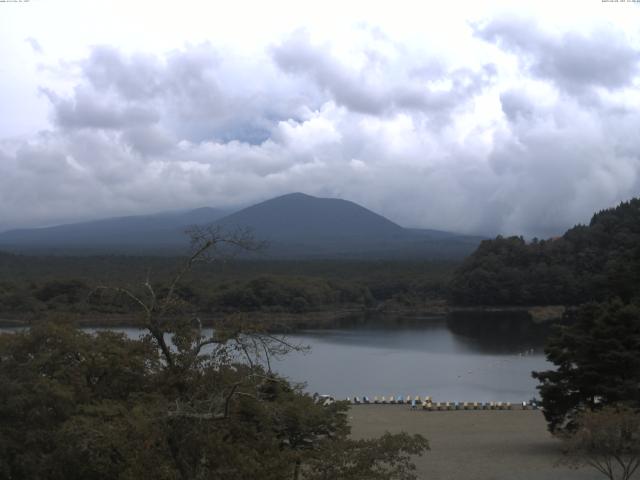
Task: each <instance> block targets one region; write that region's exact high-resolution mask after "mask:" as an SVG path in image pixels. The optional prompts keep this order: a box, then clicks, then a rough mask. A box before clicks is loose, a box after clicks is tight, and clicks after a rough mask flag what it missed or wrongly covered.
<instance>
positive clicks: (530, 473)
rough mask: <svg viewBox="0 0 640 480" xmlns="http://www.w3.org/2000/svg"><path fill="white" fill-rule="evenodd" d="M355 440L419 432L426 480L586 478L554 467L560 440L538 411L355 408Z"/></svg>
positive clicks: (589, 474)
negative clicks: (424, 446)
mask: <svg viewBox="0 0 640 480" xmlns="http://www.w3.org/2000/svg"><path fill="white" fill-rule="evenodd" d="M349 421H350V423H351V426H352V436H353V437H354V438H370V437H375V436H378V435H381V434H383V433H384V432H385V431H389V432H391V433H397V432H400V431H406V432H408V433H420V434H422V435H424V436H425V437H426V438H427V439H428V440H429V443H430V447H431V450H430V451H428V452H426V453H425V454H424V455H423V456H422V457H417V458H416V459H415V463H416V466H417V467H418V478H420V479H429V480H449V479H456V480H457V479H461V480H462V479H477V480H485V479H486V480H489V479H491V480H507V479H508V480H538V479H562V480H574V479H575V480H577V479H581V480H591V479H594V480H595V479H599V478H602V477H601V474H599V473H598V472H596V471H595V470H592V469H590V468H584V469H580V470H573V469H570V468H569V467H567V466H565V465H562V464H560V463H559V460H560V459H561V458H562V453H561V448H560V447H561V445H560V442H559V441H558V440H556V439H554V438H553V437H552V436H551V435H550V434H549V432H548V431H547V429H546V423H545V420H544V417H543V416H542V412H540V411H538V410H524V411H523V410H504V411H503V410H496V411H493V410H487V411H485V410H478V411H475V410H472V411H440V412H439V411H436V412H427V411H422V410H417V411H416V410H411V409H410V408H409V407H408V406H405V405H358V406H353V407H352V408H351V409H350V411H349Z"/></svg>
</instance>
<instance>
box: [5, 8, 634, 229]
mask: <svg viewBox="0 0 640 480" xmlns="http://www.w3.org/2000/svg"><path fill="white" fill-rule="evenodd" d="M419 3H426V2H403V1H398V0H394V1H393V2H390V1H385V2H378V3H376V2H371V1H368V2H355V1H353V2H352V1H349V2H347V1H344V0H341V1H337V2H327V1H323V2H301V1H299V0H297V1H290V2H288V1H275V0H270V1H268V2H258V1H255V2H248V1H238V0H235V1H233V2H205V1H191V2H190V1H184V0H181V1H173V2H159V1H157V0H156V1H153V2H143V1H126V2H125V1H122V2H120V1H103V2H87V1H79V2H72V1H62V0H55V1H49V0H31V1H30V2H26V3H17V2H16V3H11V2H2V3H0V59H1V61H0V108H1V112H2V115H0V230H4V229H8V228H14V227H18V226H36V225H48V224H53V223H59V222H67V221H77V220H84V219H89V218H100V217H108V216H116V215H126V214H139V213H152V212H157V211H163V210H175V209H183V208H192V207H200V206H213V207H232V206H238V205H248V204H251V203H255V202H257V201H261V200H265V199H268V198H271V197H274V196H277V195H280V194H284V193H289V192H294V191H301V192H305V193H308V194H311V195H318V196H330V197H340V198H345V199H349V200H353V201H355V202H358V203H360V204H362V205H364V206H366V207H368V208H371V209H373V210H375V211H376V212H379V213H381V214H383V215H385V216H387V217H389V218H390V219H392V220H394V221H396V222H398V223H400V224H401V225H404V226H413V227H424V228H438V229H444V230H452V231H459V232H468V233H483V234H491V235H493V234H497V233H503V234H524V235H527V236H533V235H537V236H543V237H546V236H551V235H556V234H558V233H562V232H563V231H564V230H565V229H566V228H567V227H570V226H572V225H573V224H575V223H578V222H588V220H589V218H590V216H591V214H592V212H594V211H595V210H598V209H602V208H606V207H609V206H613V205H615V204H616V203H618V202H619V201H621V200H626V199H629V198H631V197H633V196H637V195H639V194H640V72H639V70H638V67H639V66H640V63H639V61H640V3H636V4H634V3H631V2H629V3H620V2H618V3H613V2H602V1H601V0H580V1H577V2H570V1H554V2H541V1H540V0H535V1H534V0H531V1H530V2H528V4H525V2H504V4H503V5H501V4H500V3H497V2H482V1H478V0H474V1H471V2H463V1H457V2H441V3H437V2H432V3H430V4H429V5H430V7H429V8H427V7H416V4H419ZM515 3H518V4H520V5H518V9H517V10H514V9H513V8H510V7H509V5H512V4H515ZM223 5H224V6H223Z"/></svg>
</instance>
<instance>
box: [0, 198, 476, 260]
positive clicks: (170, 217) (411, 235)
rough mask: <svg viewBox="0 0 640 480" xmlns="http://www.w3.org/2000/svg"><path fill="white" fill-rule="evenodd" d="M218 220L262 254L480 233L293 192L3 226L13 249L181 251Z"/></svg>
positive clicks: (428, 251) (446, 255)
mask: <svg viewBox="0 0 640 480" xmlns="http://www.w3.org/2000/svg"><path fill="white" fill-rule="evenodd" d="M207 223H215V224H217V225H220V226H221V227H223V228H225V229H228V230H233V229H235V228H249V229H251V230H252V231H253V234H254V237H255V238H256V239H258V240H265V241H266V242H267V243H268V248H267V249H265V250H264V251H263V252H260V253H259V255H260V257H263V258H314V257H315V258H367V259H370V258H384V259H389V258H433V259H453V258H462V257H464V256H465V255H468V254H469V253H471V252H472V251H473V250H474V249H475V248H476V247H477V245H478V244H479V243H480V241H481V240H482V239H481V238H480V237H472V236H465V235H458V234H454V233H450V232H442V231H438V230H418V229H407V228H403V227H401V226H400V225H398V224H396V223H394V222H392V221H391V220H389V219H387V218H385V217H383V216H381V215H378V214H377V213H375V212H372V211H371V210H368V209H366V208H364V207H362V206H360V205H358V204H356V203H354V202H350V201H347V200H341V199H336V198H317V197H312V196H310V195H305V194H303V193H291V194H288V195H283V196H281V197H277V198H273V199H271V200H267V201H265V202H262V203H258V204H256V205H253V206H250V207H247V208H245V209H243V210H240V211H238V212H235V213H232V214H229V215H226V216H224V215H223V212H221V211H220V210H215V209H209V208H203V209H198V210H192V211H189V212H182V213H171V214H166V213H165V214H158V215H147V216H137V217H120V218H111V219H106V220H97V221H93V222H84V223H77V224H72V225H60V226H57V227H49V228H40V229H23V230H13V231H9V232H5V233H2V234H0V248H2V249H5V250H11V251H22V252H27V251H33V250H39V251H41V252H42V251H49V252H52V251H57V252H58V253H67V252H68V251H74V250H75V251H79V250H84V251H85V252H101V253H104V252H114V251H117V252H129V253H160V252H162V253H181V252H184V251H185V249H186V247H187V237H186V236H185V235H184V230H185V228H186V227H187V226H189V225H193V224H207Z"/></svg>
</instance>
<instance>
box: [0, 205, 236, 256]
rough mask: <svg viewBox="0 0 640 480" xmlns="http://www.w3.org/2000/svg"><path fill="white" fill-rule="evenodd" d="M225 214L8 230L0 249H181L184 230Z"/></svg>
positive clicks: (210, 211)
mask: <svg viewBox="0 0 640 480" xmlns="http://www.w3.org/2000/svg"><path fill="white" fill-rule="evenodd" d="M227 213H228V212H226V211H224V210H219V209H215V208H198V209H196V210H190V211H187V212H169V213H160V214H156V215H137V216H129V217H114V218H107V219H103V220H94V221H90V222H81V223H74V224H67V225H57V226H54V227H46V228H30V229H20V230H10V231H8V232H4V233H0V246H2V247H4V248H6V247H8V248H9V249H12V250H15V249H17V250H25V249H38V250H52V251H57V250H60V249H62V250H67V249H83V250H87V251H91V250H99V251H105V250H108V249H112V248H113V249H116V250H122V249H129V248H134V249H139V250H144V249H146V248H151V249H165V248H166V249H175V248H178V247H180V248H183V247H184V245H185V244H186V236H185V233H184V231H185V229H186V228H188V227H189V226H190V225H195V224H205V223H212V222H214V221H216V220H217V219H219V218H220V217H222V216H224V215H225V214H227Z"/></svg>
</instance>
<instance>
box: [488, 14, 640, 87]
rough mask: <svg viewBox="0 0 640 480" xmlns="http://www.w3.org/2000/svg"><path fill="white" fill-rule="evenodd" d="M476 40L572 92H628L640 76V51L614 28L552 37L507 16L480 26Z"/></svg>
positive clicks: (535, 27)
mask: <svg viewBox="0 0 640 480" xmlns="http://www.w3.org/2000/svg"><path fill="white" fill-rule="evenodd" d="M476 35H477V36H478V37H479V38H482V39H484V40H487V41H489V42H493V43H495V44H497V45H499V46H500V47H501V48H503V49H505V50H506V51H509V52H512V53H514V54H516V55H518V56H519V58H520V60H521V61H523V62H524V63H525V65H527V68H528V69H529V71H530V72H531V73H532V74H534V75H535V76H537V77H540V78H544V79H548V80H551V81H553V82H554V83H555V84H556V85H557V86H558V87H559V88H561V89H562V90H564V91H565V92H569V93H571V92H574V91H576V90H577V91H578V92H581V91H582V90H583V89H584V88H589V87H603V88H608V89H615V88H622V87H626V86H629V85H631V83H632V80H633V79H634V78H635V77H636V76H637V73H638V67H639V63H638V62H639V61H640V51H639V50H638V49H637V48H635V47H634V46H633V44H632V42H631V41H630V39H629V38H628V37H627V36H626V35H625V33H624V32H621V31H619V30H617V29H615V28H614V27H612V26H601V27H599V28H598V29H596V30H595V31H591V32H589V33H588V34H585V33H578V32H573V31H568V32H562V33H560V34H554V33H550V32H545V31H544V30H542V29H541V28H540V27H539V26H538V25H537V24H536V23H535V22H533V23H532V21H531V19H525V18H518V17H503V18H498V19H493V20H491V21H489V22H487V23H486V24H484V25H477V26H476Z"/></svg>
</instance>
